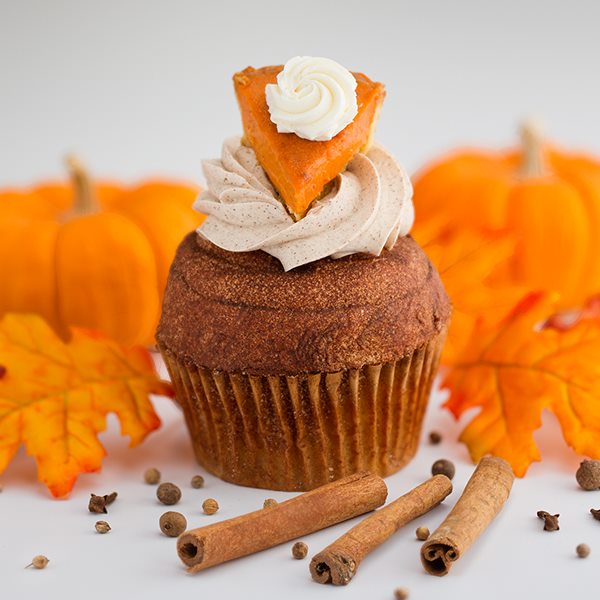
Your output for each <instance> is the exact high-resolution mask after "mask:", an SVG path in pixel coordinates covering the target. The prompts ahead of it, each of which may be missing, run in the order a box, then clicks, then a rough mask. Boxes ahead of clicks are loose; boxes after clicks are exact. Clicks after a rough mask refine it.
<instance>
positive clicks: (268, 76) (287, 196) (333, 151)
mask: <svg viewBox="0 0 600 600" xmlns="http://www.w3.org/2000/svg"><path fill="white" fill-rule="evenodd" d="M282 69H283V65H277V66H272V67H263V68H262V69H254V68H252V67H248V68H247V69H245V70H243V71H241V72H239V73H236V74H235V75H234V76H233V82H234V87H235V93H236V95H237V99H238V103H239V106H240V112H241V114H242V124H243V127H244V142H245V143H247V144H248V145H250V146H251V147H252V148H253V149H254V152H255V153H256V157H257V158H258V161H259V162H260V164H261V165H262V167H263V169H264V170H265V171H266V173H267V175H268V176H269V179H270V180H271V182H272V183H273V185H274V186H275V188H276V190H277V191H278V192H279V195H280V196H281V199H282V200H283V202H284V203H285V205H286V206H287V208H288V210H289V212H290V213H291V214H292V215H293V216H294V217H295V218H297V219H298V218H301V217H303V216H304V215H305V214H306V211H307V210H308V208H309V207H310V205H311V203H312V202H313V200H315V199H317V198H318V197H319V196H321V194H322V192H323V190H324V188H325V187H326V186H327V184H328V183H329V182H330V181H332V180H333V179H334V178H335V177H336V176H337V175H339V173H341V172H342V171H343V170H344V168H345V167H346V165H347V164H348V163H349V162H350V160H351V159H352V157H353V156H354V155H355V154H356V153H357V152H360V151H361V150H365V149H366V148H367V147H368V146H369V144H370V143H371V141H372V137H373V132H374V130H375V125H376V123H377V118H378V115H379V109H380V108H381V104H382V102H383V98H384V96H385V88H384V86H383V84H381V83H376V82H374V81H371V80H370V79H369V78H368V77H366V76H365V75H363V74H362V73H353V75H354V77H355V79H356V82H357V87H356V94H357V102H358V113H357V115H356V117H355V118H354V121H352V123H350V125H348V126H347V127H346V128H345V129H343V130H342V131H340V133H338V134H337V135H336V136H335V137H333V138H332V139H331V140H328V141H325V142H313V141H310V140H305V139H303V138H300V137H298V136H297V135H296V134H294V133H279V132H278V131H277V126H276V125H275V123H273V122H272V121H271V115H270V114H269V108H268V106H267V100H266V95H265V86H266V85H267V84H269V83H277V75H278V73H279V72H280V71H281V70H282Z"/></svg>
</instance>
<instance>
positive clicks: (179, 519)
mask: <svg viewBox="0 0 600 600" xmlns="http://www.w3.org/2000/svg"><path fill="white" fill-rule="evenodd" d="M158 523H159V526H160V530H161V531H162V532H163V533H164V534H165V535H168V536H169V537H177V536H180V535H181V534H182V533H183V532H184V531H185V530H186V528H187V520H186V518H185V517H184V516H183V515H182V514H181V513H178V512H175V511H173V510H169V511H167V512H166V513H163V514H162V515H161V516H160V520H159V522H158Z"/></svg>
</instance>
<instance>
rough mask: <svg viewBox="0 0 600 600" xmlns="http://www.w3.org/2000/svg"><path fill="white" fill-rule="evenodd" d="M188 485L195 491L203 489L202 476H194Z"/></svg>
mask: <svg viewBox="0 0 600 600" xmlns="http://www.w3.org/2000/svg"><path fill="white" fill-rule="evenodd" d="M190 484H191V486H192V487H193V488H194V489H195V490H199V489H200V488H202V487H204V477H202V475H194V476H193V477H192V481H191V482H190Z"/></svg>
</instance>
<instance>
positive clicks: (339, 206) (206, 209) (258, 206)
mask: <svg viewBox="0 0 600 600" xmlns="http://www.w3.org/2000/svg"><path fill="white" fill-rule="evenodd" d="M203 170H204V175H205V177H206V181H207V189H206V190H205V191H203V192H202V193H201V194H200V196H199V198H198V200H197V201H196V202H195V204H194V208H195V209H196V210H198V211H200V212H202V213H204V214H206V215H207V218H206V220H205V221H204V222H203V224H202V225H201V226H200V227H199V229H198V233H200V235H202V236H204V237H205V238H206V239H208V240H209V241H211V242H212V243H213V244H215V245H217V246H219V247H220V248H223V249H224V250H229V251H231V252H249V251H252V250H264V251H265V252H267V253H268V254H271V255H272V256H275V257H276V258H278V259H279V261H280V262H281V264H282V265H283V268H284V269H285V270H286V271H289V270H290V269H293V268H294V267H298V266H300V265H303V264H307V263H310V262H313V261H316V260H319V259H321V258H325V257H327V256H331V257H333V258H340V257H342V256H346V255H348V254H354V253H358V252H363V253H367V254H372V255H375V256H378V255H379V254H380V253H381V251H382V250H383V248H388V249H389V248H392V247H393V246H394V244H395V243H396V240H397V239H398V236H404V235H407V234H408V232H409V231H410V229H411V227H412V224H413V220H414V209H413V203H412V186H411V183H410V179H409V177H408V175H407V174H406V172H405V171H404V170H403V169H402V167H401V166H400V165H399V164H398V163H397V162H396V160H395V159H394V158H393V157H392V156H391V155H390V154H389V153H388V152H387V151H385V150H384V149H383V148H381V147H380V146H375V147H373V148H372V149H371V150H369V151H368V152H367V153H366V154H360V153H359V154H357V155H356V156H355V157H354V158H353V159H352V160H351V161H350V163H349V164H348V167H347V169H346V170H345V171H344V172H343V173H341V174H340V175H338V176H337V177H336V179H335V185H334V186H333V189H332V191H331V192H330V193H329V194H327V195H326V196H325V197H324V198H322V199H320V200H318V201H316V202H315V203H314V204H313V205H312V207H311V208H310V210H309V211H308V213H307V214H306V216H305V217H304V218H303V219H301V220H299V221H294V220H293V219H292V217H291V216H290V215H289V213H288V212H287V211H286V209H285V207H284V206H283V204H282V203H281V201H280V200H279V198H278V197H277V194H276V192H275V190H274V189H273V186H272V185H271V183H270V182H269V180H268V178H267V177H266V175H265V172H264V171H263V169H262V167H261V166H260V164H259V162H258V160H257V159H256V155H255V154H254V151H253V150H252V149H251V148H248V147H245V146H242V145H241V143H240V139H239V138H231V139H228V140H226V141H225V143H224V144H223V150H222V155H221V159H220V160H208V161H204V162H203Z"/></svg>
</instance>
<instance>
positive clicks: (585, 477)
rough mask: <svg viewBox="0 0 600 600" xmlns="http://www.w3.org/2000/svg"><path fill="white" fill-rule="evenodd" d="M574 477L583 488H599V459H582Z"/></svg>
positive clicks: (589, 489)
mask: <svg viewBox="0 0 600 600" xmlns="http://www.w3.org/2000/svg"><path fill="white" fill-rule="evenodd" d="M575 478H576V479H577V483H578V484H579V485H580V486H581V487H582V488H583V489H584V490H588V491H591V490H600V460H584V461H583V462H582V463H581V464H580V465H579V469H577V473H575Z"/></svg>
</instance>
